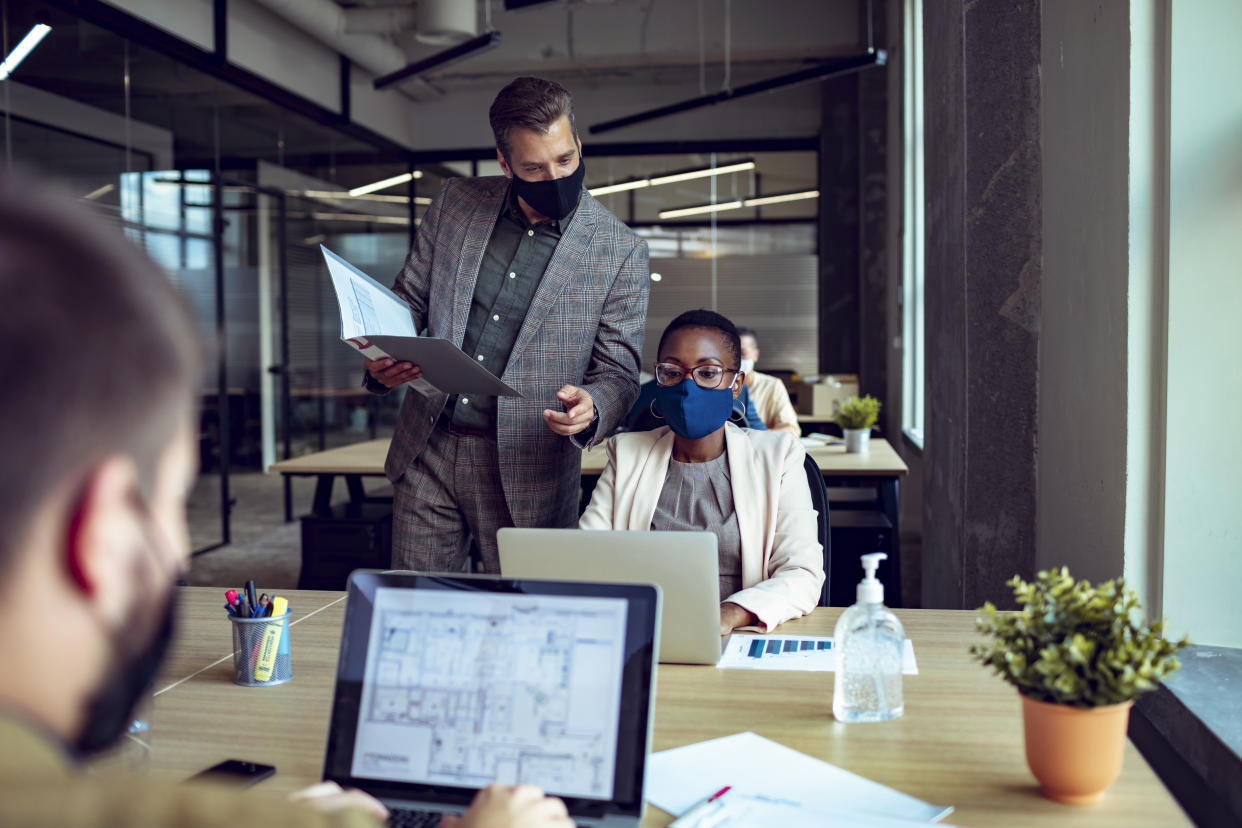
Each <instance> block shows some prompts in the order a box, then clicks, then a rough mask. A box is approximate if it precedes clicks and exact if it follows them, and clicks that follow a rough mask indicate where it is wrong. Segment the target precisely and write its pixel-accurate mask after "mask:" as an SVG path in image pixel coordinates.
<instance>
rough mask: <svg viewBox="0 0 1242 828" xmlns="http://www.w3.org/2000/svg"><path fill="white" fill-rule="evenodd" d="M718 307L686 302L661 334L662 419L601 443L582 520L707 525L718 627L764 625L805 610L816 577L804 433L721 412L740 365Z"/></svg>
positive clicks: (635, 525) (608, 525) (814, 593)
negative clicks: (604, 454) (746, 425)
mask: <svg viewBox="0 0 1242 828" xmlns="http://www.w3.org/2000/svg"><path fill="white" fill-rule="evenodd" d="M741 350H742V349H741V344H740V343H739V339H738V334H737V329H736V328H735V327H734V326H733V323H732V322H730V321H729V320H728V319H726V318H725V317H723V316H721V315H720V314H718V313H713V312H712V311H707V310H695V311H687V312H686V313H683V314H682V315H681V316H678V317H677V318H676V319H674V320H673V321H672V322H671V323H669V326H668V327H667V328H665V330H664V335H663V336H661V337H660V346H659V349H658V351H657V353H658V357H657V361H656V365H655V374H656V385H657V388H656V396H655V400H654V402H653V403H652V410H653V412H654V413H655V414H656V415H657V416H660V417H663V418H664V421H665V422H666V423H668V425H666V426H663V427H661V428H657V429H655V430H654V431H643V432H630V433H624V434H618V435H617V436H616V437H614V438H613V439H612V441H611V442H610V443H609V444H608V465H607V466H606V467H605V468H604V473H603V474H602V475H601V476H600V479H599V484H598V485H597V486H596V487H595V494H594V495H593V496H592V498H591V505H590V506H588V507H587V510H586V512H584V513H583V515H582V519H581V520H580V521H579V522H578V526H579V527H580V528H582V529H632V530H633V529H639V530H646V529H655V530H661V529H680V530H707V531H710V532H715V533H716V537H717V538H718V539H719V550H720V595H721V597H722V599H723V601H722V603H721V605H720V633H721V635H725V634H727V633H729V632H730V631H732V630H733V629H735V628H737V627H756V628H758V629H760V630H763V631H768V630H771V629H773V628H774V627H776V625H778V624H780V623H781V622H783V621H786V620H788V619H790V618H796V617H798V616H800V615H804V614H806V613H808V612H810V611H811V610H812V609H814V608H815V605H816V604H817V603H818V601H819V592H820V586H821V585H822V584H823V581H824V565H823V553H822V550H821V547H820V545H819V540H818V531H817V529H818V515H817V514H816V512H815V509H814V508H812V506H811V492H810V488H809V486H808V485H807V479H806V472H805V471H804V469H803V465H802V463H803V458H804V457H805V452H804V451H803V449H802V444H801V443H799V442H798V441H797V440H796V439H794V437H793V436H792V435H790V434H788V433H786V432H782V431H747V430H743V429H740V428H738V427H736V426H734V425H732V424H731V423H728V422H727V420H728V418H729V412H730V411H731V410H732V408H733V400H734V398H736V397H737V395H738V393H739V391H740V389H741V387H742V382H743V381H744V380H745V375H744V374H743V373H742V372H741V371H740V370H738V367H739V364H740V361H741Z"/></svg>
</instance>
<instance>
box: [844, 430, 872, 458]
mask: <svg viewBox="0 0 1242 828" xmlns="http://www.w3.org/2000/svg"><path fill="white" fill-rule="evenodd" d="M841 430H842V431H844V432H845V453H846V454H866V453H867V449H868V448H869V447H870V445H871V429H869V428H843V429H841Z"/></svg>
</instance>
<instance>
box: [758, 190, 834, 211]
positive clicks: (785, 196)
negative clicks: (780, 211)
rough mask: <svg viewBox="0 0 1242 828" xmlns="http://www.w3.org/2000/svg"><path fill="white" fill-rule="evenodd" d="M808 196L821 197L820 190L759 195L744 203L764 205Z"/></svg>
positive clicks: (802, 198)
mask: <svg viewBox="0 0 1242 828" xmlns="http://www.w3.org/2000/svg"><path fill="white" fill-rule="evenodd" d="M808 198H819V190H803V191H802V192H800V193H781V194H780V195H770V196H759V197H758V198H748V199H746V201H744V202H743V203H744V204H745V205H746V206H747V207H762V206H763V205H764V204H781V203H782V202H786V201H805V200H806V199H808Z"/></svg>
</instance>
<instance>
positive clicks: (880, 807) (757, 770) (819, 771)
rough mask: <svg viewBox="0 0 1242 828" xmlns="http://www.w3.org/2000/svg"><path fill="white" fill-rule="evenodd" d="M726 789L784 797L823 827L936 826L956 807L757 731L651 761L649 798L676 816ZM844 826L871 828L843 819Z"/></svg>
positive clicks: (661, 754)
mask: <svg viewBox="0 0 1242 828" xmlns="http://www.w3.org/2000/svg"><path fill="white" fill-rule="evenodd" d="M725 785H730V786H732V787H733V790H731V791H729V793H728V794H725V796H726V797H727V796H729V795H731V794H733V793H735V792H736V793H738V794H743V795H745V796H750V797H766V798H768V799H773V800H779V801H781V802H783V803H786V807H792V808H795V809H796V810H797V811H799V812H801V813H803V814H807V815H810V814H819V815H820V822H819V824H820V825H823V824H824V820H823V817H825V816H832V815H837V816H839V815H842V814H845V813H856V814H874V815H876V816H879V817H889V818H891V819H904V820H915V821H920V822H936V821H937V820H940V819H943V818H944V817H945V816H947V815H948V814H949V813H951V812H952V811H953V808H951V807H944V806H941V805H932V804H931V803H928V802H924V801H922V800H921V799H915V798H914V797H912V796H909V795H908V794H903V793H902V792H901V791H895V790H893V789H892V788H889V787H886V786H884V785H881V784H880V783H879V782H872V781H871V780H870V779H866V778H864V777H862V776H859V775H858V774H855V773H850V772H849V771H847V770H842V769H841V768H838V767H837V766H836V765H830V764H828V763H827V762H821V761H820V760H818V759H815V758H812V757H810V756H807V755H806V754H805V753H800V752H799V751H796V750H794V749H792V748H787V747H785V746H784V745H781V744H777V743H776V742H773V741H772V740H770V739H765V738H763V737H762V736H760V735H758V734H757V733H734V734H733V735H732V736H724V737H722V738H720V739H711V740H710V741H707V742H699V743H698V744H693V745H686V746H685V747H679V748H673V749H672V750H662V751H660V752H659V753H653V754H651V756H650V757H649V759H648V760H647V791H646V794H647V801H648V802H650V803H651V804H652V805H655V806H656V807H659V808H663V809H664V810H666V811H668V812H669V813H670V814H674V815H676V816H680V815H681V814H684V813H685V812H686V811H688V810H690V808H692V807H694V805H695V804H696V803H697V802H699V801H700V800H702V799H704V798H706V797H708V796H711V795H712V794H713V793H715V792H716V791H718V790H720V789H721V788H722V787H724V786H725ZM738 824H741V823H738ZM764 824H771V825H783V824H784V823H782V822H770V823H764ZM830 824H831V823H830ZM840 824H842V825H856V824H865V823H862V822H854V821H852V820H843V821H840Z"/></svg>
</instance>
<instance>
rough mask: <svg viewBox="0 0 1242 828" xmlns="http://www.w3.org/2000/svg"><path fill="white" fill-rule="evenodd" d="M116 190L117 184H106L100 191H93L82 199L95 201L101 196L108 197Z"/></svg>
mask: <svg viewBox="0 0 1242 828" xmlns="http://www.w3.org/2000/svg"><path fill="white" fill-rule="evenodd" d="M115 189H116V185H115V184H105V185H103V186H102V187H100V188H99V189H98V190H91V191H90V192H89V193H87V194H86V195H84V196H82V198H84V199H86V200H87V201H93V200H95V199H97V198H99V197H100V196H101V195H107V194H108V193H110V192H112V191H113V190H115Z"/></svg>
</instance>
